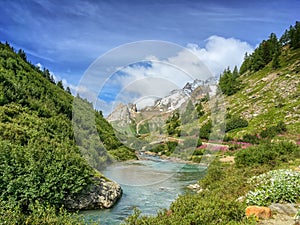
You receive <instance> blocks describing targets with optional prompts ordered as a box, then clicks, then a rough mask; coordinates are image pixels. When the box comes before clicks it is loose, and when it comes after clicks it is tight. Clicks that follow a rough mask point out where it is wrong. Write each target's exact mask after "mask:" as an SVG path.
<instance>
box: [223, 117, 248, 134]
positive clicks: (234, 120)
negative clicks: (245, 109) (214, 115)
mask: <svg viewBox="0 0 300 225" xmlns="http://www.w3.org/2000/svg"><path fill="white" fill-rule="evenodd" d="M247 126H248V121H247V120H245V119H243V118H241V117H237V116H234V117H231V118H230V119H229V120H228V121H227V122H226V128H225V132H228V131H230V130H234V129H237V128H243V127H247Z"/></svg>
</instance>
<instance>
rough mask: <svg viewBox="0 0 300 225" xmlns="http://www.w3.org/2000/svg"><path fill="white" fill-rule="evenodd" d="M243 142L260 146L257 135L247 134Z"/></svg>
mask: <svg viewBox="0 0 300 225" xmlns="http://www.w3.org/2000/svg"><path fill="white" fill-rule="evenodd" d="M242 141H243V142H247V143H251V144H258V143H259V137H258V136H257V135H256V134H245V135H244V136H243V138H242Z"/></svg>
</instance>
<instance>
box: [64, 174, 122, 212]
mask: <svg viewBox="0 0 300 225" xmlns="http://www.w3.org/2000/svg"><path fill="white" fill-rule="evenodd" d="M121 196H122V188H121V186H120V185H119V184H117V183H116V182H113V181H110V180H107V179H105V178H98V177H97V178H94V182H93V184H92V185H90V186H89V187H88V188H87V189H85V190H84V191H83V192H82V193H81V194H80V195H79V196H76V197H73V198H72V197H68V198H67V199H66V200H65V202H64V205H65V207H66V208H67V209H70V210H88V209H107V208H111V207H112V206H114V204H115V203H116V202H117V201H118V200H119V199H120V198H121Z"/></svg>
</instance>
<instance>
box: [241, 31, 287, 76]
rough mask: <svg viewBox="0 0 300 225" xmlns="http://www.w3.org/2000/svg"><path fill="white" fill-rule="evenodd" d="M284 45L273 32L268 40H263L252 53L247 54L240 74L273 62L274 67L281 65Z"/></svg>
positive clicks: (256, 69)
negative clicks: (280, 59) (280, 58)
mask: <svg viewBox="0 0 300 225" xmlns="http://www.w3.org/2000/svg"><path fill="white" fill-rule="evenodd" d="M281 48H282V45H281V44H280V42H279V40H278V39H277V37H276V35H275V34H274V33H271V34H270V36H269V39H268V40H263V41H262V42H261V43H260V44H259V46H258V47H257V48H256V49H255V50H254V52H253V53H252V54H250V55H248V54H246V55H245V58H244V62H243V63H242V65H241V68H240V74H243V73H245V72H246V71H248V70H250V71H258V70H260V69H262V68H264V67H265V66H266V65H267V64H268V63H270V62H272V67H273V69H276V68H278V67H279V66H280V61H279V56H280V54H281Z"/></svg>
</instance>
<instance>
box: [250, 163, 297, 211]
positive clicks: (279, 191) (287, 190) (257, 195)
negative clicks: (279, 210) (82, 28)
mask: <svg viewBox="0 0 300 225" xmlns="http://www.w3.org/2000/svg"><path fill="white" fill-rule="evenodd" d="M249 182H250V183H252V184H254V185H255V190H253V191H249V192H248V194H247V195H246V202H247V204H250V205H260V206H268V205H270V204H271V203H282V202H290V203H293V202H296V201H298V200H300V188H299V187H300V173H299V172H296V171H293V170H284V169H281V170H272V171H269V172H267V173H264V174H261V175H259V176H254V177H252V178H251V179H250V180H249Z"/></svg>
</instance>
